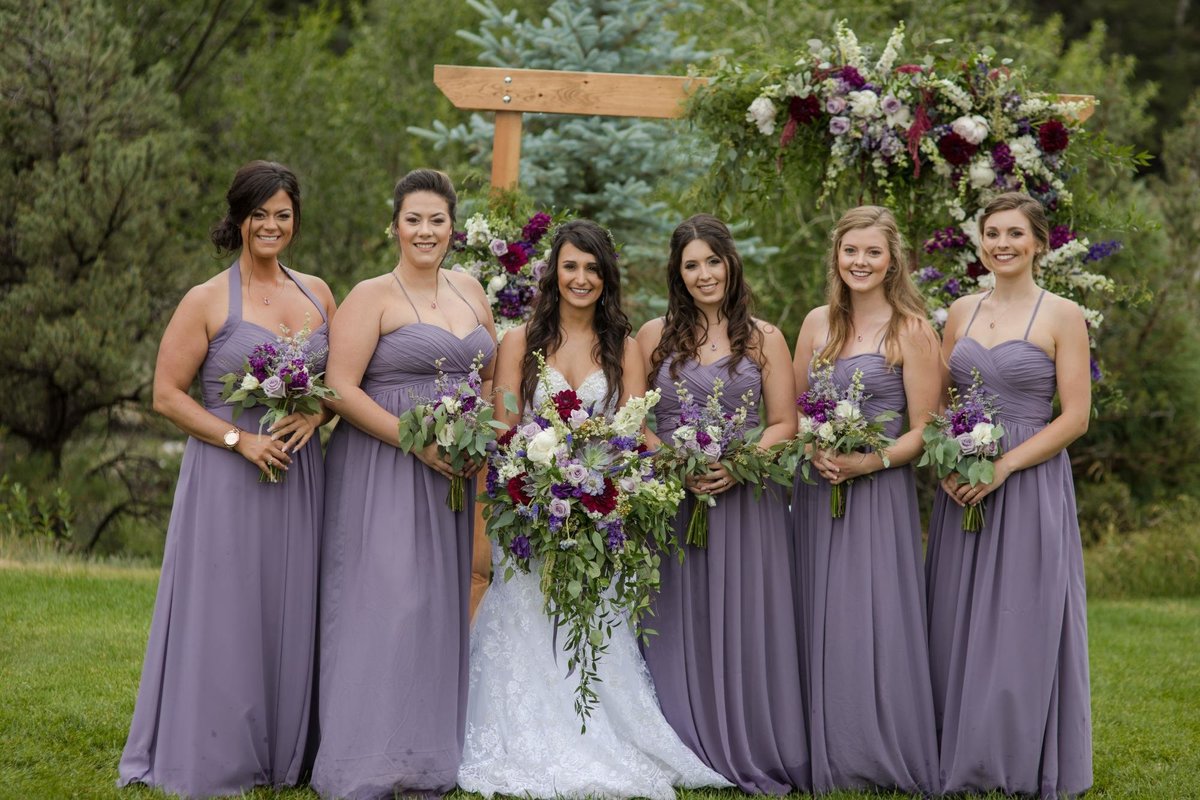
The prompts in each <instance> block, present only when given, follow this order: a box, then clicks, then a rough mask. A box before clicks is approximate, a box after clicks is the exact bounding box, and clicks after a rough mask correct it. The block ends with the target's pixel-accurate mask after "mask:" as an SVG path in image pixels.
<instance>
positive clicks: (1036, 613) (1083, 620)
mask: <svg viewBox="0 0 1200 800" xmlns="http://www.w3.org/2000/svg"><path fill="white" fill-rule="evenodd" d="M1043 295H1044V292H1043ZM1040 305H1041V298H1039V299H1038V305H1037V306H1035V307H1034V311H1033V316H1031V318H1030V320H1029V326H1028V327H1027V328H1026V329H1025V336H1024V338H1022V339H1011V340H1009V341H1006V342H1001V343H1000V344H998V345H996V346H994V347H992V348H986V347H984V346H983V345H981V344H980V343H979V342H978V341H976V340H974V339H972V338H970V336H969V335H968V334H969V333H970V329H971V325H972V324H973V323H974V321H975V315H974V314H973V315H972V317H971V321H970V322H969V323H968V324H967V329H966V331H965V332H964V334H963V337H962V338H961V339H960V340H959V341H958V343H957V344H956V345H955V347H954V351H953V353H952V355H951V357H950V372H951V376H952V378H953V380H954V382H955V384H956V385H957V386H959V387H960V388H961V389H965V388H966V387H968V386H969V385H970V384H971V381H972V376H971V370H972V368H976V369H978V370H979V371H980V373H981V375H982V376H983V382H984V388H985V389H986V390H987V391H989V392H992V393H993V394H995V395H996V397H997V406H998V408H999V417H1000V421H1001V422H1002V423H1003V425H1004V430H1005V435H1004V438H1003V439H1002V440H1001V445H1002V446H1003V448H1004V449H1005V450H1006V451H1008V450H1012V449H1013V448H1015V447H1017V446H1018V445H1020V444H1021V443H1022V442H1025V441H1026V440H1028V439H1029V438H1030V437H1032V436H1033V435H1034V434H1035V433H1037V432H1038V431H1040V430H1041V429H1042V428H1043V427H1045V425H1046V423H1047V421H1048V420H1049V419H1050V416H1051V413H1052V408H1051V401H1052V400H1053V397H1054V392H1055V389H1056V386H1057V383H1056V377H1055V376H1056V373H1055V366H1054V362H1053V361H1052V360H1051V359H1050V358H1049V357H1048V356H1047V355H1046V354H1045V353H1044V352H1043V351H1042V350H1041V349H1040V348H1039V347H1037V346H1036V345H1034V344H1032V343H1030V342H1029V341H1028V337H1029V330H1030V328H1032V326H1033V319H1034V317H1036V315H1037V308H1038V307H1040ZM978 313H979V307H978V306H976V308H975V314H978ZM926 574H927V580H928V584H929V652H930V669H931V672H932V678H933V689H934V707H935V711H936V715H937V721H938V727H939V730H940V735H941V786H940V789H941V790H942V791H944V792H947V793H949V792H962V791H985V790H989V789H999V790H1001V791H1004V792H1006V793H1020V794H1029V795H1036V796H1040V797H1043V798H1056V797H1064V796H1073V795H1076V794H1079V793H1081V792H1083V791H1084V790H1086V789H1087V788H1088V787H1089V786H1091V783H1092V747H1091V744H1092V741H1091V740H1092V737H1091V711H1090V707H1089V703H1090V691H1089V687H1088V652H1087V609H1086V595H1085V587H1084V579H1083V552H1082V547H1081V543H1080V539H1079V522H1078V519H1077V518H1076V514H1075V486H1074V483H1073V481H1072V478H1071V465H1070V461H1069V460H1068V458H1067V454H1066V451H1065V450H1064V451H1060V452H1059V453H1057V454H1055V455H1054V456H1053V457H1051V458H1050V459H1049V460H1047V461H1044V462H1042V463H1041V464H1038V465H1036V466H1033V467H1029V468H1027V469H1023V470H1020V471H1019V472H1015V473H1013V474H1012V475H1010V476H1009V478H1008V479H1007V480H1006V481H1005V482H1004V483H1003V484H1002V485H1001V486H1000V487H999V488H998V489H996V491H994V492H992V493H991V494H990V495H988V496H987V498H986V499H985V505H984V525H983V529H982V530H981V531H980V532H979V533H964V532H963V530H962V509H961V508H959V506H958V505H957V504H956V503H954V502H953V501H951V500H950V499H949V498H948V497H947V496H946V495H945V494H944V493H943V492H941V491H939V493H938V497H937V501H936V504H935V506H934V511H933V518H932V519H931V521H930V531H929V550H928V554H927V560H926Z"/></svg>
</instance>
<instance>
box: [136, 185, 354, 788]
mask: <svg viewBox="0 0 1200 800" xmlns="http://www.w3.org/2000/svg"><path fill="white" fill-rule="evenodd" d="M226 197H227V199H228V201H229V210H228V213H227V214H226V216H225V218H224V219H223V220H222V221H221V223H220V224H219V225H218V226H217V227H216V228H215V229H214V230H213V234H212V239H213V242H214V243H215V244H216V245H217V247H218V248H220V249H221V250H226V251H231V250H238V249H239V248H240V250H241V253H240V254H239V256H238V259H237V260H236V261H234V262H233V265H232V266H231V267H230V268H229V269H228V270H225V271H224V272H222V273H220V274H219V275H216V276H215V277H213V278H211V279H209V280H208V281H207V282H205V283H203V284H200V285H199V286H196V287H194V288H192V289H191V290H190V291H189V292H188V293H187V295H185V296H184V298H183V300H182V301H181V302H180V303H179V307H178V308H177V309H176V310H175V314H174V316H173V317H172V318H171V322H170V324H169V325H168V326H167V329H166V331H165V332H164V333H163V338H162V344H161V345H160V347H159V351H158V363H157V365H156V367H155V373H154V408H155V410H157V411H158V412H159V413H161V414H162V415H163V416H165V417H167V418H168V419H169V420H171V422H173V423H175V425H177V426H178V427H179V428H180V429H181V430H183V431H184V432H185V433H187V434H188V441H187V447H186V448H185V450H184V456H183V464H182V467H181V468H180V472H179V482H178V484H177V485H176V488H175V502H174V506H173V508H172V511H171V522H170V525H169V527H168V528H167V545H166V552H165V553H164V556H163V565H162V577H161V579H160V581H159V585H158V599H157V600H156V601H155V606H154V619H153V621H152V622H151V625H150V642H149V645H148V646H147V648H146V660H145V664H144V665H143V667H142V681H141V687H140V688H139V690H138V698H137V706H136V708H135V710H134V714H133V723H132V725H131V726H130V730H129V739H128V741H127V742H126V744H125V751H124V753H123V754H122V756H121V764H120V768H119V773H120V780H119V784H120V785H122V786H124V785H127V784H131V783H144V784H148V785H151V786H156V787H159V788H161V789H164V790H166V791H168V792H173V793H177V794H181V795H185V796H187V797H212V796H216V795H228V794H237V793H239V792H242V791H244V790H247V789H250V788H251V787H254V786H259V785H269V786H278V785H288V784H294V783H296V781H297V780H298V778H299V776H300V771H301V762H302V759H303V756H304V750H305V742H306V737H307V733H308V727H309V709H310V698H311V697H312V689H313V668H312V664H313V647H314V642H313V639H314V634H315V630H316V622H317V616H316V615H317V603H316V600H317V598H316V585H317V584H316V582H317V551H318V547H319V534H320V523H321V508H322V498H323V496H324V488H325V485H324V484H325V481H324V471H323V465H322V461H321V445H320V442H319V441H318V440H316V439H315V438H314V437H313V434H314V432H315V431H316V430H317V427H318V426H320V425H321V424H322V423H323V422H324V421H325V420H326V419H327V418H328V417H329V415H328V414H327V413H322V414H314V415H304V414H292V415H291V416H288V417H285V418H284V419H283V420H281V421H279V422H278V423H276V424H275V425H274V426H273V427H272V428H271V429H270V431H260V430H259V420H260V419H261V418H262V415H263V411H264V409H262V408H251V409H249V410H247V411H246V412H245V413H243V414H242V416H241V417H240V418H239V419H238V422H237V424H234V423H233V421H232V419H233V415H232V412H233V407H232V406H229V405H227V404H226V403H225V402H224V401H222V400H221V389H222V383H221V380H220V376H221V375H223V374H225V373H227V372H239V371H240V370H241V369H242V366H243V362H244V361H245V359H246V357H247V356H248V355H249V354H250V351H251V350H252V349H253V348H254V347H255V346H257V345H259V344H262V343H263V342H268V341H273V340H274V337H275V336H276V335H277V332H278V331H279V328H280V326H281V325H286V326H287V327H288V328H289V329H290V330H291V331H293V332H295V331H299V330H300V329H301V328H303V327H304V326H305V325H306V323H307V324H312V323H316V324H317V325H319V327H315V330H313V331H312V334H311V338H310V339H309V342H310V347H311V348H313V349H317V350H321V351H323V350H324V348H325V342H326V337H325V328H326V326H325V324H324V321H325V320H327V319H328V318H329V317H331V316H332V315H333V311H334V301H333V295H332V294H331V293H330V291H329V288H328V287H327V286H326V285H325V284H324V282H322V281H321V279H320V278H316V277H314V276H312V275H302V274H300V273H298V272H294V271H292V270H289V269H286V268H285V267H283V265H282V264H280V263H279V260H278V259H279V255H280V253H282V252H283V250H284V249H285V248H286V247H287V245H288V243H289V242H290V241H291V240H292V236H293V235H294V233H295V231H296V229H297V227H298V225H299V221H300V188H299V185H298V184H297V182H296V176H295V175H293V174H292V172H291V170H289V169H287V168H286V167H284V166H282V165H281V164H274V163H270V162H266V161H255V162H251V163H249V164H247V165H245V166H244V167H242V168H241V169H240V170H238V173H237V175H236V177H235V178H234V180H233V185H232V186H231V187H230V189H229V192H228V194H227V195H226ZM317 363H318V369H323V365H324V357H323V355H322V356H320V357H319V358H318V359H317ZM197 373H198V374H199V376H200V388H201V396H202V404H201V403H197V402H196V401H195V400H193V399H192V398H191V396H190V395H189V394H188V389H189V387H190V386H191V385H192V382H193V381H194V380H195V378H196V376H197ZM271 467H282V468H284V469H286V470H287V472H286V477H285V479H284V480H283V481H282V482H281V483H278V484H271V483H260V482H259V480H258V478H259V475H260V473H261V474H266V473H267V472H268V469H269V468H271Z"/></svg>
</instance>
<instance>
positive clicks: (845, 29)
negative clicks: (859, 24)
mask: <svg viewBox="0 0 1200 800" xmlns="http://www.w3.org/2000/svg"><path fill="white" fill-rule="evenodd" d="M834 38H835V39H836V40H837V47H838V52H840V53H841V56H842V63H843V64H849V65H850V66H852V67H854V68H855V69H859V70H861V69H864V68H865V67H866V64H865V62H864V61H863V52H862V48H861V47H859V45H858V37H857V36H855V35H854V31H852V30H850V26H849V25H848V24H847V23H846V20H841V21H840V22H838V24H837V33H836V35H835V37H834Z"/></svg>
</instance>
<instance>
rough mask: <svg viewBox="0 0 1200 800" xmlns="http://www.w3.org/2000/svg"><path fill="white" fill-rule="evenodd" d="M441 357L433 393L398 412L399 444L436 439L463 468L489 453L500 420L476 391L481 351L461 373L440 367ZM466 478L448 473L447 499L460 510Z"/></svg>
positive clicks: (409, 447) (415, 445)
mask: <svg viewBox="0 0 1200 800" xmlns="http://www.w3.org/2000/svg"><path fill="white" fill-rule="evenodd" d="M443 361H445V359H441V358H439V359H438V360H437V361H436V362H434V364H435V365H436V366H437V369H438V377H437V382H436V383H435V384H434V394H435V395H436V398H435V399H433V400H426V401H423V402H420V403H417V404H416V405H414V406H413V407H412V408H410V409H409V410H408V411H405V412H404V413H403V414H401V415H400V423H399V426H398V427H399V429H400V430H399V433H400V442H399V444H400V449H401V450H403V451H404V452H405V453H411V452H413V451H414V450H420V449H421V448H423V447H428V446H429V445H431V444H433V443H434V442H437V445H438V452H440V453H441V454H442V455H443V456H445V457H446V458H447V459H449V460H450V465H451V466H452V467H454V469H456V470H461V469H463V468H464V467H466V466H467V463H468V462H470V461H482V460H483V459H484V458H486V457H487V454H488V445H490V444H491V443H492V442H494V441H495V440H496V431H497V430H503V429H504V424H503V423H501V422H497V421H496V420H494V419H492V415H493V414H494V413H495V409H494V408H493V407H492V404H491V403H489V402H488V401H487V400H485V399H484V398H483V397H482V396H481V395H480V393H479V391H480V387H481V386H482V385H483V381H482V380H481V379H480V377H479V371H480V370H481V369H482V368H483V353H479V354H478V355H476V356H475V360H474V361H472V362H471V369H470V370H469V371H468V372H467V375H466V377H465V378H461V379H458V378H450V377H449V376H447V375H446V373H444V372H442V362H443ZM465 501H466V479H465V478H463V477H462V476H459V475H455V476H454V477H453V478H451V479H450V492H449V494H447V495H446V505H448V506H449V507H450V509H451V510H452V511H462V510H463V508H464V507H465V505H466V503H465Z"/></svg>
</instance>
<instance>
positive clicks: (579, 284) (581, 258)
mask: <svg viewBox="0 0 1200 800" xmlns="http://www.w3.org/2000/svg"><path fill="white" fill-rule="evenodd" d="M556 273H557V275H558V294H559V297H560V298H561V299H560V302H561V303H565V304H566V305H567V306H570V307H571V308H578V309H584V308H590V307H592V306H594V305H595V304H596V303H597V302H599V300H600V295H601V294H602V293H603V291H604V278H603V276H602V275H601V274H600V264H599V262H598V261H597V259H596V257H595V256H594V255H592V254H591V253H588V252H585V251H583V250H580V249H579V248H578V247H576V246H575V245H573V244H571V243H570V242H564V243H563V245H562V248H561V249H560V250H559V251H558V264H557V265H556Z"/></svg>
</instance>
